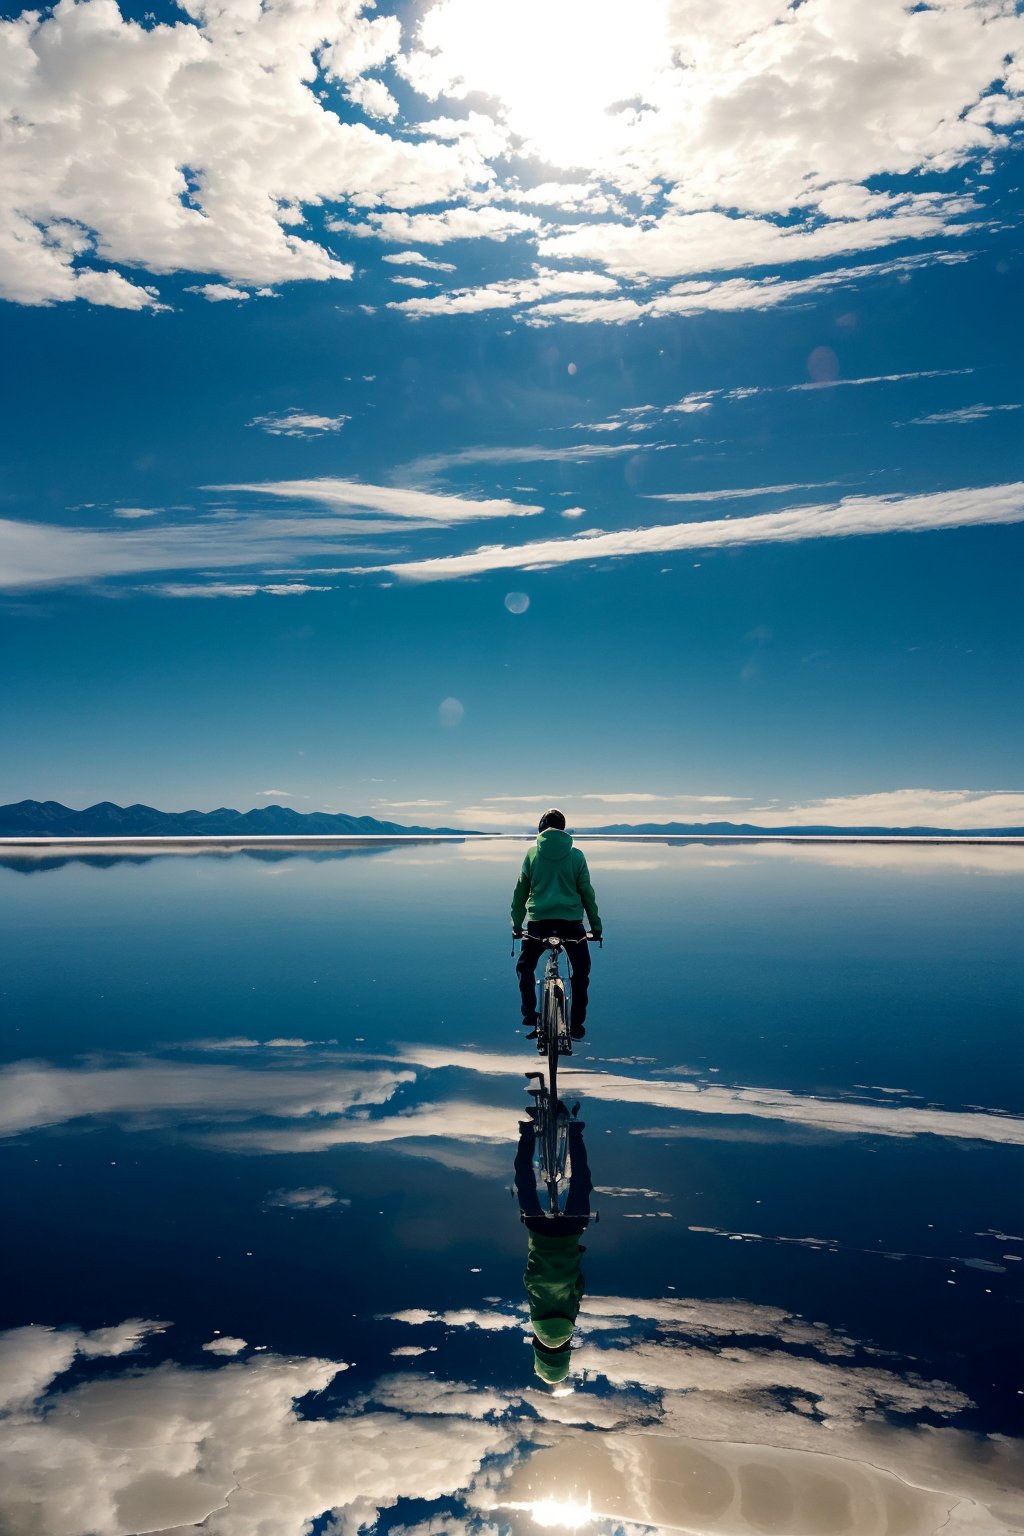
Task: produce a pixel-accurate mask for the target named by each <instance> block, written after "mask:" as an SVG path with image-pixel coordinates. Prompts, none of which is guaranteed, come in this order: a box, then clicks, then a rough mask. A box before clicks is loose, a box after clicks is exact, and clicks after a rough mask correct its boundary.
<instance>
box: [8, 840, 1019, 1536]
mask: <svg viewBox="0 0 1024 1536" xmlns="http://www.w3.org/2000/svg"><path fill="white" fill-rule="evenodd" d="M588 857H589V858H590V862H591V866H592V869H593V871H594V878H595V884H596V885H597V888H598V894H599V896H600V898H601V903H602V911H603V912H605V913H606V923H607V930H608V934H609V940H610V942H609V943H608V945H607V946H606V948H605V950H604V951H603V952H601V953H599V954H598V955H596V956H595V966H594V985H593V989H592V995H593V999H594V1001H593V1006H592V1012H591V1018H590V1021H589V1023H590V1031H589V1035H588V1040H587V1042H586V1046H585V1049H584V1050H582V1051H581V1052H580V1053H579V1055H578V1056H577V1057H576V1058H575V1060H574V1066H573V1071H572V1074H571V1078H570V1077H569V1076H568V1075H567V1081H566V1088H567V1090H568V1089H569V1088H571V1091H572V1094H573V1095H574V1096H575V1097H578V1098H579V1100H580V1102H581V1106H582V1107H581V1118H582V1119H584V1120H585V1121H586V1132H585V1134H586V1140H587V1148H588V1153H589V1159H590V1165H591V1169H592V1172H593V1177H594V1181H595V1186H596V1189H595V1194H594V1197H593V1198H594V1205H595V1207H596V1209H597V1210H598V1211H599V1214H600V1219H599V1221H598V1222H597V1223H593V1222H592V1223H591V1225H590V1227H589V1228H588V1230H587V1233H586V1236H585V1238H584V1243H585V1246H586V1252H585V1255H584V1259H583V1269H584V1273H585V1277H586V1284H587V1291H586V1295H585V1297H584V1301H583V1307H582V1310H581V1313H580V1318H579V1327H578V1329H577V1333H576V1342H575V1347H574V1353H573V1361H572V1370H571V1371H570V1375H569V1379H568V1383H567V1386H566V1387H565V1388H561V1389H559V1390H558V1392H557V1393H552V1392H551V1391H550V1390H548V1389H546V1388H545V1387H544V1386H543V1385H542V1383H541V1382H540V1381H539V1380H538V1379H537V1378H536V1377H535V1376H534V1375H533V1370H532V1364H533V1351H532V1350H531V1348H530V1347H529V1328H528V1326H527V1306H526V1294H525V1291H524V1290H523V1285H522V1272H523V1267H524V1263H525V1258H526V1235H527V1234H526V1230H525V1228H524V1227H523V1226H522V1225H521V1224H520V1222H519V1219H518V1208H517V1205H516V1202H515V1200H514V1199H513V1198H512V1195H511V1193H510V1185H511V1178H512V1159H513V1155H514V1151H515V1144H516V1141H517V1137H518V1120H519V1116H520V1114H521V1112H522V1108H523V1104H524V1094H523V1092H522V1083H523V1081H524V1080H523V1079H522V1077H521V1076H520V1074H521V1073H522V1072H523V1071H524V1070H526V1069H528V1068H530V1067H531V1066H532V1065H533V1062H532V1061H531V1059H530V1057H529V1054H528V1050H527V1047H526V1045H525V1044H524V1043H523V1042H521V1041H518V1040H517V1035H516V1032H515V1029H514V1025H515V1020H516V1016H517V1006H516V1003H517V998H516V991H515V985H514V977H513V974H512V962H511V959H510V957H509V955H508V943H507V929H506V926H505V912H506V910H507V902H508V896H509V892H510V888H511V884H512V879H513V877H514V873H515V866H516V861H517V850H516V848H515V847H509V846H508V845H506V844H496V843H490V842H483V843H479V844H466V845H462V846H447V847H442V848H436V847H432V846H429V845H414V846H407V845H404V846H401V847H399V848H394V849H390V848H389V849H378V850H375V851H374V852H373V853H372V854H361V855H357V856H346V857H338V856H334V855H331V856H323V855H315V856H312V857H310V856H306V855H304V856H282V855H281V854H280V853H275V854H274V855H273V856H271V857H269V858H266V859H262V858H253V857H245V858H237V857H235V858H223V857H207V856H201V857H194V856H190V857H166V858H159V859H154V860H149V861H146V862H140V863H132V862H121V861H114V862H107V863H98V862H93V861H75V862H67V863H52V862H49V861H47V862H45V863H40V864H32V865H28V866H26V865H25V864H24V862H23V861H15V862H13V863H12V861H10V860H5V861H4V864H3V866H2V867H0V916H2V919H3V923H4V928H5V931H6V932H7V933H8V934H9V936H10V938H11V940H12V942H13V949H12V953H13V954H14V955H15V957H16V963H15V964H14V965H13V966H11V967H10V968H9V970H8V973H7V976H6V978H5V981H4V984H3V989H4V992H5V994H6V995H5V998H4V1004H5V1013H6V1015H7V1017H8V1018H9V1019H10V1020H11V1028H10V1030H9V1032H8V1033H7V1035H6V1040H5V1053H6V1059H7V1061H8V1065H7V1067H6V1068H5V1069H4V1070H3V1072H2V1073H0V1132H2V1134H3V1136H4V1137H5V1140H4V1145H3V1155H4V1158H5V1161H6V1163H7V1170H6V1172H7V1177H6V1178H5V1180H4V1188H5V1191H6V1193H5V1197H4V1199H5V1214H4V1230H5V1234H6V1235H7V1237H8V1239H9V1243H10V1252H11V1253H12V1254H13V1255H14V1256H15V1262H14V1263H13V1264H12V1266H11V1275H10V1283H9V1284H8V1285H7V1286H6V1287H5V1300H4V1303H3V1314H2V1317H0V1326H2V1327H4V1328H6V1329H7V1330H8V1331H7V1333H6V1334H4V1336H3V1338H2V1339H0V1380H2V1383H3V1395H2V1401H3V1406H4V1411H5V1415H6V1416H5V1419H4V1420H3V1423H2V1433H0V1486H2V1487H3V1488H4V1489H5V1490H6V1492H5V1493H4V1494H3V1496H2V1497H3V1501H4V1502H3V1504H2V1507H0V1528H2V1529H3V1530H4V1531H11V1532H13V1533H20V1532H23V1531H24V1532H29V1531H32V1532H38V1533H42V1536H71V1533H78V1532H82V1533H85V1532H97V1533H101V1536H107V1533H111V1536H114V1533H131V1532H136V1531H142V1530H153V1529H162V1530H173V1531H185V1530H192V1529H195V1528H196V1526H197V1525H198V1524H200V1523H201V1522H205V1524H203V1529H204V1530H206V1531H210V1532H214V1533H223V1536H236V1533H237V1536H242V1533H245V1536H249V1533H251V1532H255V1531H259V1530H261V1529H264V1528H265V1529H267V1530H268V1531H269V1530H270V1529H273V1531H274V1533H275V1536H281V1533H283V1536H291V1533H294V1536H299V1533H301V1532H303V1531H305V1530H306V1529H308V1528H309V1525H308V1523H309V1522H311V1521H312V1522H316V1524H315V1527H314V1529H315V1530H316V1531H317V1532H321V1531H329V1532H332V1533H345V1536H354V1533H355V1531H356V1530H357V1529H358V1528H359V1526H360V1525H369V1524H372V1523H373V1521H374V1520H376V1519H377V1518H378V1511H381V1513H380V1515H379V1524H380V1527H381V1528H382V1529H393V1530H398V1529H401V1530H402V1531H403V1532H405V1533H408V1532H416V1533H418V1536H427V1531H428V1527H429V1529H430V1531H432V1532H433V1533H434V1536H438V1533H441V1536H446V1533H448V1532H454V1531H456V1530H463V1529H470V1530H474V1531H480V1532H489V1531H492V1530H493V1531H499V1530H501V1531H504V1530H507V1529H513V1530H520V1529H522V1530H527V1529H530V1528H532V1527H533V1526H534V1525H536V1524H538V1523H540V1524H542V1525H543V1524H555V1525H559V1526H562V1527H569V1528H578V1527H579V1526H580V1525H582V1524H586V1523H590V1522H593V1523H594V1525H595V1526H596V1527H597V1528H598V1529H604V1530H611V1529H613V1528H615V1527H616V1526H621V1525H623V1524H643V1525H650V1526H657V1527H661V1528H674V1529H680V1530H687V1531H691V1530H692V1531H701V1532H705V1531H707V1532H723V1533H733V1532H735V1533H740V1532H748V1531H755V1530H757V1531H779V1532H788V1533H794V1536H796V1533H801V1532H805V1531H806V1532H807V1533H808V1536H817V1533H818V1532H821V1531H825V1530H830V1531H831V1530H835V1531H849V1532H851V1533H857V1536H863V1533H873V1532H876V1531H877V1532H879V1533H881V1532H895V1531H897V1530H898V1531H903V1532H908V1533H913V1532H916V1531H921V1532H925V1531H929V1532H930V1531H933V1530H935V1529H937V1528H938V1527H939V1526H940V1525H942V1524H943V1522H944V1521H945V1520H946V1519H947V1517H948V1518H949V1524H948V1525H947V1526H946V1529H947V1530H950V1531H957V1530H962V1531H964V1532H967V1531H970V1532H972V1533H979V1536H984V1533H988V1532H992V1533H994V1532H997V1531H1005V1530H1017V1529H1022V1528H1024V1497H1022V1493H1021V1486H1020V1472H1019V1466H1020V1459H1019V1454H1018V1447H1017V1445H1016V1443H1014V1442H1012V1441H1011V1440H1010V1439H1008V1438H1007V1437H1008V1436H1012V1435H1013V1433H1014V1431H1015V1429H1016V1428H1017V1427H1018V1425H1019V1416H1020V1404H1021V1402H1022V1401H1024V1399H1022V1398H1021V1396H1020V1393H1019V1388H1018V1383H1017V1380H1016V1378H1015V1375H1014V1373H1013V1371H1012V1367H1011V1365H1010V1358H1011V1350H1012V1341H1013V1339H1015V1338H1017V1337H1019V1322H1018V1319H1019V1315H1020V1312H1019V1299H1018V1298H1019V1284H1020V1280H1019V1277H1020V1270H1021V1265H1022V1260H1024V1241H1022V1233H1024V1220H1022V1215H1021V1209H1020V1194H1019V1191H1020V1167H1019V1163H1020V1156H1021V1153H1020V1146H1021V1142H1022V1141H1024V1122H1022V1120H1021V1119H1020V1112H1021V1109H1022V1104H1021V1073H1020V1058H1019V1044H1018V1039H1019V1024H1020V1016H1021V999H1022V995H1024V962H1022V959H1021V955H1020V952H1019V951H1020V946H1019V941H1018V936H1019V931H1020V923H1021V915H1022V905H1024V903H1022V895H1024V853H1022V852H1020V851H1019V850H1015V849H1000V848H977V849H976V848H963V847H956V848H953V847H950V848H939V849H932V848H904V847H886V848H857V849H852V850H847V849H844V848H839V847H835V846H831V845H829V846H814V847H807V846H801V847H793V846H791V845H780V844H760V845H755V846H752V847H729V848H717V847H713V846H708V845H701V844H684V845H672V844H665V843H642V844H630V845H623V844H610V843H609V844H600V843H597V844H592V845H590V846H589V847H588ZM29 1325H34V1326H29ZM569 1388H571V1390H568V1389H569Z"/></svg>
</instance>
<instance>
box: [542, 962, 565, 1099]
mask: <svg viewBox="0 0 1024 1536" xmlns="http://www.w3.org/2000/svg"><path fill="white" fill-rule="evenodd" d="M544 1014H545V1017H544V1037H545V1044H546V1045H547V1052H548V1087H549V1090H550V1093H551V1099H552V1103H553V1105H554V1108H555V1111H556V1113H557V1110H558V1049H559V1045H560V1043H561V1039H562V1035H563V1034H564V1032H565V988H564V987H563V985H562V981H561V978H559V979H558V980H557V981H553V982H551V983H550V985H549V986H548V987H546V988H545V992H544Z"/></svg>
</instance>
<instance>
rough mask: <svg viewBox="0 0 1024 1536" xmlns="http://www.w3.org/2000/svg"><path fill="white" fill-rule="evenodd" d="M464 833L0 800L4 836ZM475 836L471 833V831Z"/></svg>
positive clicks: (334, 818) (276, 810) (254, 814)
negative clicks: (80, 808)
mask: <svg viewBox="0 0 1024 1536" xmlns="http://www.w3.org/2000/svg"><path fill="white" fill-rule="evenodd" d="M389 833H390V834H393V835H395V836H406V835H408V834H410V833H411V834H420V835H424V834H427V835H434V836H437V835H442V836H453V835H454V836H460V837H461V836H465V835H466V834H465V833H464V832H463V831H461V829H459V828H455V827H406V826H402V825H400V824H399V823H398V822H396V821H377V820H376V819H375V818H374V817H373V816H343V815H341V814H338V815H332V814H331V813H329V812H326V811H311V812H306V813H303V812H301V811H293V810H291V809H290V807H288V806H286V805H264V806H261V807H259V809H257V810H252V811H233V810H230V809H228V808H227V807H224V806H222V807H221V808H220V809H219V810H216V811H158V810H155V809H154V807H153V806H151V805H127V806H121V805H113V804H112V803H111V802H110V801H109V800H102V801H100V803H99V804H98V805H90V806H89V807H88V808H87V809H86V810H84V811H72V810H70V809H69V808H68V807H67V806H66V805H61V804H59V802H58V801H56V800H21V801H19V802H18V803H17V804H16V805H0V837H54V838H60V837H195V836H198V837H235V836H238V837H289V836H290V837H310V836H312V837H317V836H325V837H345V836H353V835H354V836H362V837H368V836H375V837H385V836H387V835H388V834H389ZM470 835H472V834H470Z"/></svg>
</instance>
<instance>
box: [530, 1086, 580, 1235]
mask: <svg viewBox="0 0 1024 1536" xmlns="http://www.w3.org/2000/svg"><path fill="white" fill-rule="evenodd" d="M526 1077H527V1081H528V1082H529V1083H530V1085H531V1086H530V1087H528V1088H527V1090H526V1091H527V1093H529V1095H530V1097H531V1098H532V1099H533V1103H532V1104H531V1106H530V1118H531V1120H532V1122H533V1125H532V1129H533V1137H532V1142H531V1143H530V1150H529V1154H528V1155H527V1157H526V1160H525V1162H524V1163H523V1165H522V1166H520V1157H519V1156H517V1159H516V1185H517V1188H518V1190H519V1200H520V1213H521V1215H522V1218H523V1220H524V1221H529V1219H530V1218H532V1217H535V1216H544V1217H548V1218H550V1217H574V1218H580V1217H582V1218H583V1225H586V1221H587V1220H588V1219H589V1217H590V1215H591V1212H590V1209H589V1195H590V1187H591V1186H590V1174H589V1169H588V1168H587V1161H586V1153H585V1151H584V1150H583V1142H582V1134H581V1133H582V1130H583V1122H582V1121H581V1120H578V1119H577V1118H576V1117H577V1115H578V1114H579V1112H580V1106H579V1104H573V1105H572V1107H571V1108H568V1107H567V1106H566V1105H565V1104H564V1103H563V1102H562V1100H561V1099H559V1098H557V1097H556V1095H554V1094H553V1093H552V1092H551V1091H550V1089H549V1087H548V1086H547V1084H546V1083H545V1081H544V1073H543V1072H527V1074H526ZM529 1129H530V1125H529V1122H527V1121H524V1122H523V1124H522V1125H521V1126H520V1153H522V1151H523V1148H524V1146H525V1143H524V1140H523V1138H524V1136H527V1134H528V1131H529ZM574 1148H575V1153H574ZM577 1164H578V1165H579V1166H577ZM531 1165H532V1167H531ZM527 1167H531V1172H530V1175H529V1178H530V1180H531V1181H532V1194H531V1195H530V1196H529V1198H527V1194H526V1185H527V1177H526V1169H527ZM538 1186H543V1189H544V1191H545V1193H546V1195H547V1209H546V1210H545V1209H544V1206H543V1205H542V1204H541V1202H540V1199H539V1197H538V1193H537V1189H538Z"/></svg>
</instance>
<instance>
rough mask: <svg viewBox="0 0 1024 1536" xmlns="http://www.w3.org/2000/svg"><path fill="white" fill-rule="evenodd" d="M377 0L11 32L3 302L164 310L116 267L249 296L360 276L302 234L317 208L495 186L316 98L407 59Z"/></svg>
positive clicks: (365, 87) (105, 10) (446, 150)
mask: <svg viewBox="0 0 1024 1536" xmlns="http://www.w3.org/2000/svg"><path fill="white" fill-rule="evenodd" d="M366 9H367V8H366V7H365V6H364V4H363V3H362V0H312V3H311V4H309V5H299V4H292V3H285V4H282V5H280V6H274V7H269V8H267V7H264V8H260V7H257V8H256V9H255V10H253V9H251V8H248V9H247V8H246V7H244V6H241V5H238V4H233V3H225V4H218V5H211V6H200V5H198V4H197V5H195V6H193V7H191V14H190V16H189V17H188V18H187V19H183V20H180V21H178V22H176V23H175V24H173V25H163V24H155V23H139V22H135V21H132V20H128V19H126V18H124V17H123V16H122V15H121V13H120V11H119V10H118V8H117V6H116V4H114V3H113V0H59V3H58V4H57V5H56V6H55V7H54V9H53V11H52V12H42V11H25V12H23V13H22V14H21V15H20V16H18V17H15V18H13V19H10V20H6V21H4V22H3V23H2V27H0V40H2V46H3V49H4V54H5V60H6V71H5V72H6V75H7V79H8V82H9V84H8V92H7V96H6V98H5V116H6V121H7V125H8V134H7V137H8V145H7V175H6V178H5V183H4V188H5V196H4V200H3V206H2V209H0V253H2V257H3V269H4V279H3V287H2V289H0V292H2V293H3V295H4V296H5V297H7V298H10V299H14V300H16V301H17V302H19V303H25V304H45V303H52V302H55V301H60V300H65V299H71V298H75V297H82V298H85V299H87V300H89V301H90V302H92V303H102V304H112V305H117V306H120V307H126V308H154V307H156V306H157V304H158V299H157V296H156V293H155V291H154V290H153V289H152V288H149V287H146V286H140V285H136V284H133V283H131V282H130V281H129V280H128V279H127V278H125V277H124V276H123V275H122V274H121V273H120V272H119V271H118V270H116V268H117V267H118V266H129V267H133V268H143V269H146V270H147V271H149V272H152V273H156V274H159V273H166V272H174V271H189V272H211V273H215V274H219V275H220V276H221V277H222V278H224V279H227V280H228V281H227V283H226V284H224V285H214V288H215V289H216V288H217V287H218V286H222V287H223V288H227V289H231V290H232V291H230V292H224V291H222V292H219V293H218V292H216V291H212V292H210V291H208V292H207V294H206V296H207V297H210V298H214V299H217V298H227V297H231V298H237V297H240V296H241V290H240V289H238V288H237V286H236V285H237V284H268V283H275V282H283V281H289V280H293V279H297V278H313V279H337V278H347V277H350V276H351V272H352V269H351V267H350V266H349V265H348V264H347V263H345V262H342V261H339V260H338V259H337V257H335V256H334V255H333V254H332V253H331V251H330V250H328V249H327V248H326V247H325V246H324V245H321V244H319V243H318V242H317V241H316V240H314V239H310V238H305V237H303V236H302V235H299V234H295V233H292V232H291V231H290V228H289V226H290V225H293V224H295V223H296V222H298V223H301V222H302V214H301V208H302V206H303V205H305V204H309V203H321V202H332V201H337V200H339V199H346V200H347V201H348V202H349V203H350V204H352V205H355V206H364V207H373V206H376V205H379V204H380V203H381V202H382V201H383V202H384V203H386V204H388V205H390V206H392V207H395V208H399V209H401V208H407V207H411V206H415V205H417V204H422V203H432V202H436V201H444V200H446V199H449V198H451V197H453V196H457V195H460V194H463V193H465V192H466V191H467V190H468V189H469V188H470V187H472V186H473V185H476V184H477V183H485V182H486V181H487V180H488V179H489V178H490V174H491V173H490V171H489V170H488V169H487V168H486V167H484V166H483V164H482V163H481V161H480V160H479V158H478V156H477V153H476V151H475V150H474V148H473V146H472V144H471V143H469V142H461V141H460V142H456V143H442V142H440V141H430V142H425V143H410V142H409V141H408V140H406V139H402V138H397V137H390V136H388V135H387V134H384V133H380V132H375V131H373V130H372V129H370V128H368V127H366V126H365V125H363V124H356V123H342V122H340V121H339V119H338V117H337V116H336V115H335V113H333V112H331V111H330V110H328V109H327V108H326V107H325V106H324V104H323V103H322V101H321V100H320V98H319V96H318V94H317V93H316V91H315V89H314V86H315V84H316V82H317V80H318V77H319V78H321V79H325V80H328V81H329V80H338V81H342V82H348V85H349V89H350V90H354V91H355V92H356V95H357V96H359V95H361V96H362V97H364V98H365V101H366V103H367V104H369V105H372V106H375V107H376V108H377V109H381V108H383V107H384V106H385V103H384V100H383V97H382V96H381V94H380V90H383V87H381V88H380V90H378V91H374V90H373V88H372V85H371V84H370V83H369V82H364V83H363V84H362V85H359V84H357V83H356V82H357V80H358V77H360V76H361V75H362V74H363V73H364V72H365V71H367V70H371V69H373V68H375V67H378V66H379V65H380V64H381V63H383V62H384V61H385V60H386V59H388V58H389V57H391V56H393V54H394V53H395V52H396V50H397V47H398V44H399V38H400V29H399V24H398V21H397V20H396V19H395V18H394V17H374V18H371V17H369V16H367V15H366V14H365V10H366Z"/></svg>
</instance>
